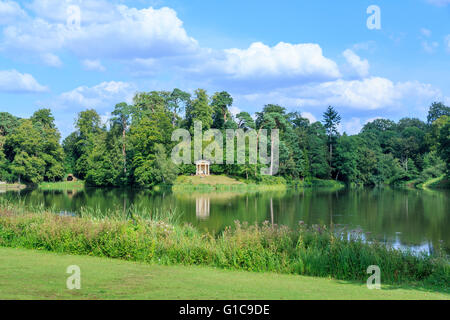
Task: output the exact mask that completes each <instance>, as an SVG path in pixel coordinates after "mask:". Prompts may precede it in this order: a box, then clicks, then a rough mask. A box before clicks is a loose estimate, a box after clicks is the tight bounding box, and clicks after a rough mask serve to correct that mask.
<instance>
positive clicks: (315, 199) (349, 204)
mask: <svg viewBox="0 0 450 320" xmlns="http://www.w3.org/2000/svg"><path fill="white" fill-rule="evenodd" d="M449 196H450V191H448V190H446V191H427V190H410V189H390V188H375V189H371V188H365V189H356V190H354V189H342V190H339V191H329V190H322V189H306V190H304V191H284V192H257V193H233V192H229V193H181V194H174V193H171V192H169V191H168V192H160V193H157V194H155V193H152V192H150V191H141V190H139V191H136V190H118V189H90V188H87V189H85V190H79V191H42V190H37V189H35V190H22V191H20V192H17V191H8V192H3V193H0V197H5V198H8V199H9V200H10V201H14V202H18V201H21V202H22V203H25V204H26V205H33V206H37V205H43V206H44V207H46V208H49V209H52V210H55V211H56V212H69V213H74V214H77V213H79V212H80V209H81V208H82V207H89V208H96V209H97V210H100V211H103V212H107V211H108V210H123V209H124V208H128V207H129V206H130V205H132V204H134V205H138V206H144V207H146V208H155V209H159V210H161V209H163V210H164V209H167V208H172V209H173V208H176V210H177V212H180V213H182V216H181V220H182V221H185V222H189V223H191V224H193V225H195V226H197V227H198V228H199V229H201V230H208V231H210V232H220V231H222V230H223V229H224V228H225V227H226V226H230V225H233V224H234V221H235V220H239V221H247V222H248V223H262V222H264V221H269V222H270V223H274V224H282V225H288V226H291V227H293V226H297V225H298V223H299V221H304V222H305V223H306V224H308V225H311V224H321V225H331V224H333V225H345V226H347V228H352V229H360V230H362V232H363V234H364V236H365V237H367V238H368V239H377V240H379V241H383V242H386V243H389V244H391V245H393V246H394V247H401V248H410V249H412V250H415V251H427V252H430V251H433V250H434V248H437V247H438V246H443V247H444V248H445V249H446V251H447V252H450V232H449V231H450V197H449Z"/></svg>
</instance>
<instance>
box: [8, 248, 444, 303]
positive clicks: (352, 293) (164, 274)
mask: <svg viewBox="0 0 450 320" xmlns="http://www.w3.org/2000/svg"><path fill="white" fill-rule="evenodd" d="M69 265H77V266H79V267H80V269H81V272H82V280H81V289H80V290H67V288H66V281H67V276H68V275H67V274H66V273H64V272H62V271H61V270H66V269H67V266H69ZM0 283H1V284H2V290H1V291H0V299H31V300H35V299H77V300H79V299H89V300H93V299H94V300H98V299H157V300H159V299H162V300H166V299H170V300H173V299H175V300H176V299H187V300H191V299H192V300H197V299H199V300H205V299H207V300H212V299H219V300H224V299H225V300H227V299H232V300H236V299H250V300H252V299H260V300H261V299H262V300H279V299H280V300H284V299H294V300H299V299H302V300H303V299H319V300H323V299H333V300H334V299H336V300H341V299H342V300H349V299H351V300H354V299H364V300H366V299H367V300H376V299H383V300H385V299H386V300H388V299H389V300H390V299H392V300H409V299H414V300H419V299H420V300H428V299H430V300H436V299H444V300H448V299H449V294H448V293H444V292H439V291H438V290H433V289H432V288H430V289H429V290H424V288H422V287H418V286H411V285H394V286H392V285H386V284H383V283H382V286H381V290H368V289H367V287H366V284H362V283H357V282H350V281H340V280H332V279H326V278H318V277H305V276H299V275H286V274H277V273H255V272H244V271H230V270H221V269H217V268H213V267H202V266H180V265H178V266H163V265H157V264H146V263H138V262H130V261H123V260H117V259H106V258H98V257H88V256H73V255H63V254H55V253H50V252H43V251H37V250H27V249H12V248H0ZM155 288H158V290H155Z"/></svg>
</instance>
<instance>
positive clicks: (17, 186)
mask: <svg viewBox="0 0 450 320" xmlns="http://www.w3.org/2000/svg"><path fill="white" fill-rule="evenodd" d="M26 187H27V186H26V185H24V184H21V183H2V184H0V191H1V190H21V189H25V188H26Z"/></svg>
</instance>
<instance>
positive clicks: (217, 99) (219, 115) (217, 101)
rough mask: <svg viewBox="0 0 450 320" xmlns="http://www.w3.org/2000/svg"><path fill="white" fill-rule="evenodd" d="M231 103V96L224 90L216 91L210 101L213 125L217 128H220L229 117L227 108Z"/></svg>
mask: <svg viewBox="0 0 450 320" xmlns="http://www.w3.org/2000/svg"><path fill="white" fill-rule="evenodd" d="M232 104H233V98H232V97H231V95H230V94H229V93H228V92H226V91H222V92H216V93H215V94H214V95H213V97H212V101H211V106H212V107H213V110H214V116H213V127H214V128H217V129H222V128H224V126H225V123H226V122H227V119H228V118H229V117H230V111H229V108H230V107H231V106H232Z"/></svg>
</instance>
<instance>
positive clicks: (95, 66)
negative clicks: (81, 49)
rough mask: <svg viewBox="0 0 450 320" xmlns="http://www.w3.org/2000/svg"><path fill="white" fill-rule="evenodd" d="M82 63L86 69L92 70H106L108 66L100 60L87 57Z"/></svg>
mask: <svg viewBox="0 0 450 320" xmlns="http://www.w3.org/2000/svg"><path fill="white" fill-rule="evenodd" d="M82 64H83V66H84V68H85V69H86V70H90V71H100V72H104V71H106V68H105V67H104V66H103V65H102V63H101V61H100V60H89V59H85V60H83V61H82Z"/></svg>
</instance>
